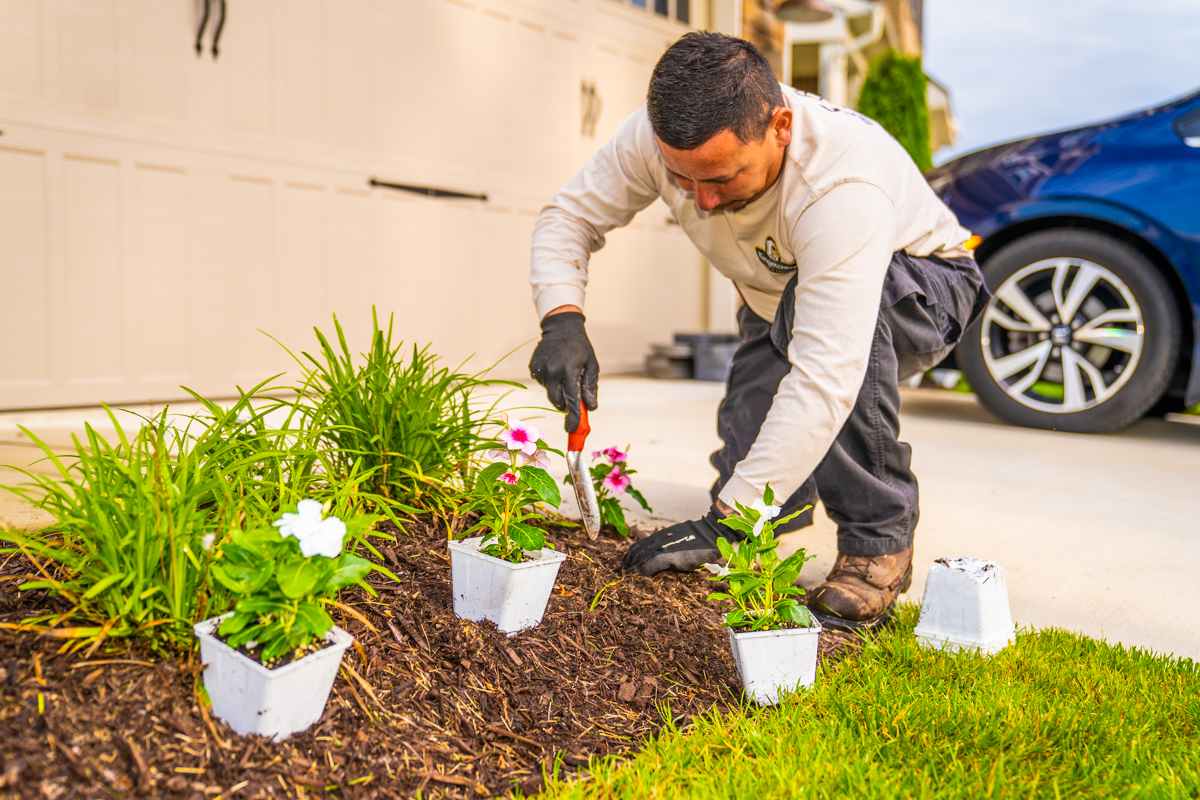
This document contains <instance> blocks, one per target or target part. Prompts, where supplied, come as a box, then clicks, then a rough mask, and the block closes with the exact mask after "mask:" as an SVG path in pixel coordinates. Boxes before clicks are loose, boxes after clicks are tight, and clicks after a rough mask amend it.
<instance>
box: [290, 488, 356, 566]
mask: <svg viewBox="0 0 1200 800" xmlns="http://www.w3.org/2000/svg"><path fill="white" fill-rule="evenodd" d="M321 513H322V508H321V503H320V502H319V501H317V500H301V501H300V502H299V503H297V504H296V513H295V514H289V513H287V512H285V513H284V515H283V517H282V518H281V519H279V520H277V521H276V522H275V527H276V528H279V535H280V536H282V537H284V538H285V539H286V538H287V537H289V536H295V537H296V539H297V540H298V541H299V542H300V552H301V553H303V554H304V557H305V558H308V557H309V556H313V555H322V556H325V557H327V558H337V557H338V556H339V555H340V554H341V552H342V540H343V539H344V538H345V537H346V523H344V522H342V521H341V520H340V519H338V518H337V517H326V518H325V519H321Z"/></svg>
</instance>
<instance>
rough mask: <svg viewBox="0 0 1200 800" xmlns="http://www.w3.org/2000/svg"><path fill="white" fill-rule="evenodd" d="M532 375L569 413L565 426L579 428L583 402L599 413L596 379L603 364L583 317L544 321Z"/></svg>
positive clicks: (569, 430)
mask: <svg viewBox="0 0 1200 800" xmlns="http://www.w3.org/2000/svg"><path fill="white" fill-rule="evenodd" d="M529 374H530V375H531V376H532V377H533V379H534V380H536V381H537V382H538V383H540V384H541V385H542V386H545V387H546V396H547V397H548V398H550V402H551V403H552V404H553V405H554V407H555V408H557V409H558V410H559V411H565V412H567V421H566V424H565V425H564V427H565V428H566V430H567V433H574V432H575V429H576V428H578V427H579V400H580V391H581V390H582V392H583V395H582V399H583V402H584V404H585V405H587V409H588V411H595V410H596V380H597V379H598V378H599V377H600V364H599V362H597V361H596V351H595V350H593V349H592V343H591V342H589V341H588V337H587V331H585V330H584V329H583V314H581V313H579V312H578V311H563V312H562V313H560V314H554V315H551V316H548V317H546V318H545V319H543V320H542V340H541V341H540V342H538V346H537V348H536V349H535V350H534V351H533V358H531V359H529Z"/></svg>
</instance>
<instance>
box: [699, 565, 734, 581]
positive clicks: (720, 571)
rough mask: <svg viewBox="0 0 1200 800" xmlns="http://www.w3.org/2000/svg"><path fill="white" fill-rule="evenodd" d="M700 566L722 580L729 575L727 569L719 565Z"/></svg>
mask: <svg viewBox="0 0 1200 800" xmlns="http://www.w3.org/2000/svg"><path fill="white" fill-rule="evenodd" d="M701 566H703V567H704V568H705V569H706V570H708V571H709V572H711V573H712V574H713V575H716V576H717V577H718V578H724V577H725V576H726V575H728V574H729V567H722V566H720V565H719V564H702V565H701Z"/></svg>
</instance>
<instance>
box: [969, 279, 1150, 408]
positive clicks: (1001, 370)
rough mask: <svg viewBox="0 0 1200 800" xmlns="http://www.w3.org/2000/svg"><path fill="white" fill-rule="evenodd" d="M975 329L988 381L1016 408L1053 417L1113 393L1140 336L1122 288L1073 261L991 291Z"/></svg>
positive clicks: (1138, 314) (1134, 361) (1136, 315)
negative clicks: (997, 387)
mask: <svg viewBox="0 0 1200 800" xmlns="http://www.w3.org/2000/svg"><path fill="white" fill-rule="evenodd" d="M981 324H982V335H981V344H982V347H983V359H984V363H985V365H986V366H987V369H988V372H989V373H990V375H991V377H992V380H994V381H995V382H996V385H997V386H999V387H1000V388H1001V389H1002V390H1003V391H1004V392H1005V394H1007V395H1008V396H1009V397H1010V398H1012V399H1013V400H1015V401H1017V402H1018V403H1020V404H1021V405H1023V406H1025V407H1027V408H1031V409H1034V410H1037V411H1044V412H1049V413H1052V414H1074V413H1078V412H1080V411H1085V410H1087V409H1089V408H1092V407H1094V406H1097V405H1099V404H1101V403H1103V402H1104V401H1106V400H1108V399H1109V398H1110V397H1112V396H1113V395H1114V394H1116V393H1117V392H1118V391H1120V389H1121V387H1122V386H1124V385H1125V384H1126V382H1128V381H1129V376H1131V375H1132V374H1133V373H1134V371H1135V370H1136V368H1137V365H1138V361H1139V359H1140V357H1141V354H1142V346H1143V342H1144V338H1145V326H1144V324H1143V320H1142V310H1141V306H1139V305H1138V302H1137V300H1136V299H1135V298H1134V296H1133V292H1131V291H1130V290H1129V287H1128V286H1126V285H1125V283H1124V282H1123V281H1122V280H1121V279H1120V278H1118V277H1117V276H1116V275H1115V274H1113V272H1112V271H1111V270H1109V269H1106V268H1105V267H1102V266H1100V265H1099V264H1095V263H1093V262H1091V261H1086V260H1084V259H1079V258H1048V259H1044V260H1042V261H1037V262H1035V263H1033V264H1030V265H1028V266H1026V267H1023V268H1022V269H1021V270H1019V271H1018V272H1016V273H1015V274H1014V275H1012V276H1011V277H1010V278H1008V279H1007V280H1006V281H1004V283H1002V284H1001V285H1000V287H999V288H998V289H997V290H996V292H995V293H994V295H993V296H992V299H991V300H990V301H989V302H988V307H987V310H986V311H985V312H984V317H983V320H982V323H981Z"/></svg>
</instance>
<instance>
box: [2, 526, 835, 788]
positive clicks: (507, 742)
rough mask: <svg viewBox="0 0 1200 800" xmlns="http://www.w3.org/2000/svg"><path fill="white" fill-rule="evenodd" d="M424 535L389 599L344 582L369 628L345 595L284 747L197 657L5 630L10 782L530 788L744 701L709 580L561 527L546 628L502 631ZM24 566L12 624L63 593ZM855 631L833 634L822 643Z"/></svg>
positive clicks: (384, 592) (436, 538) (6, 610)
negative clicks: (217, 705) (210, 700)
mask: <svg viewBox="0 0 1200 800" xmlns="http://www.w3.org/2000/svg"><path fill="white" fill-rule="evenodd" d="M411 530H412V533H413V536H411V537H405V536H403V535H401V536H399V537H398V541H397V542H396V543H395V544H394V545H391V546H389V547H387V548H386V549H385V553H386V555H387V559H388V561H389V564H388V566H389V568H390V569H391V570H392V571H393V572H394V573H395V574H396V575H397V576H398V577H399V578H400V581H399V582H398V583H394V582H392V581H390V580H388V579H385V578H384V577H382V576H380V575H375V574H373V575H372V576H371V578H370V579H369V580H370V582H371V583H372V585H373V586H374V587H375V589H376V590H377V591H378V593H379V596H378V597H377V598H371V597H370V596H368V595H367V594H366V592H364V591H362V590H361V589H356V590H355V591H354V592H352V593H350V594H351V595H352V599H353V604H352V605H353V607H354V608H355V609H357V610H358V611H359V612H360V613H361V614H362V615H363V618H364V619H365V621H366V623H369V625H368V624H365V623H364V622H363V621H362V620H359V619H355V618H354V617H353V616H347V615H342V614H341V612H339V611H336V610H335V613H334V617H335V619H338V624H339V625H341V626H342V627H344V628H346V629H347V630H349V631H350V632H351V633H353V634H354V636H355V637H356V645H355V647H354V648H352V649H351V650H348V651H347V653H346V657H345V658H344V659H343V662H342V664H343V666H342V670H341V672H340V674H339V676H338V679H337V682H336V684H335V685H334V688H333V694H332V695H331V696H330V699H329V704H328V706H327V707H326V710H325V714H324V716H323V717H322V719H321V721H320V722H318V723H317V724H316V725H315V726H313V727H312V728H310V729H309V730H308V731H305V732H304V733H300V734H297V735H295V736H293V737H292V738H291V739H289V740H287V741H285V742H282V743H279V744H276V743H274V742H272V741H270V740H267V739H264V738H261V737H257V736H249V737H242V736H238V735H237V734H235V733H233V732H232V731H231V730H230V729H229V728H227V727H226V726H225V725H224V724H222V723H221V722H220V721H219V720H216V719H214V718H212V716H211V712H210V711H209V710H208V709H207V708H205V707H204V706H203V705H202V704H201V703H200V702H199V701H198V699H197V697H198V696H197V675H198V673H199V671H200V666H199V665H198V664H196V663H195V656H194V655H193V656H191V657H190V660H189V659H184V660H181V661H180V662H178V663H177V662H173V661H169V660H168V661H163V660H160V659H157V658H154V657H153V656H151V655H149V653H148V652H147V651H146V650H145V649H143V648H141V647H140V646H139V645H137V644H132V645H125V644H123V645H122V648H123V649H122V650H120V651H116V652H104V651H100V652H97V653H95V654H93V655H92V656H90V657H87V658H84V657H83V656H82V655H69V656H68V655H57V654H56V653H57V650H58V649H59V647H60V645H61V642H60V641H55V640H51V639H47V638H43V637H38V636H36V635H34V634H30V633H17V632H15V631H12V630H7V629H0V796H2V797H6V798H8V797H13V798H17V797H19V798H48V799H49V800H66V799H67V798H75V797H97V798H98V797H112V796H114V795H118V794H127V793H130V792H132V793H135V794H139V795H151V796H156V797H179V798H183V797H190V798H203V797H205V796H215V795H222V796H223V797H233V796H236V797H305V796H307V795H308V794H316V795H324V794H328V795H332V796H337V797H344V798H358V797H364V798H365V797H380V796H382V797H411V796H414V795H416V794H417V793H418V792H420V793H421V796H422V797H464V798H465V797H473V796H489V795H503V794H508V793H512V792H524V793H526V794H530V793H534V792H536V791H537V790H538V789H539V788H540V786H541V785H542V782H543V780H544V775H545V773H546V772H548V771H556V772H557V773H558V774H560V775H561V774H564V773H565V774H567V775H581V776H582V775H586V771H587V765H588V760H589V759H590V758H592V757H594V756H600V755H605V754H614V753H615V754H622V753H628V752H631V751H634V750H636V749H638V748H639V746H640V745H641V744H642V743H644V742H646V741H647V740H649V739H651V738H652V737H654V736H655V735H656V733H657V732H658V731H659V730H661V728H662V726H663V724H664V721H663V711H662V709H667V708H669V710H670V711H669V713H670V715H671V716H672V717H673V718H674V719H675V721H676V723H677V724H679V725H686V724H687V723H688V720H689V718H690V717H692V716H694V715H697V714H702V713H704V712H706V711H708V710H710V709H712V708H714V707H715V708H718V709H719V708H724V707H727V706H728V705H731V704H736V703H738V702H740V696H741V689H740V686H739V684H738V679H737V673H736V670H735V667H734V664H733V660H732V657H731V655H730V653H729V643H728V638H727V634H726V633H725V631H724V630H723V629H722V628H721V626H720V620H719V616H718V613H717V610H716V609H715V607H714V606H713V604H710V603H706V602H705V599H704V598H705V596H706V594H707V593H708V591H709V590H710V588H711V587H712V584H711V583H709V582H708V581H706V580H705V579H704V576H703V575H701V574H688V575H678V574H665V575H661V576H657V577H655V578H643V577H624V578H622V577H621V575H620V574H619V573H618V572H617V565H618V564H619V563H620V557H621V555H622V554H623V553H624V551H625V549H626V547H627V546H628V541H627V540H622V539H619V538H618V537H616V536H615V535H612V536H610V535H608V534H605V535H602V536H601V538H600V539H599V540H598V541H596V542H591V541H588V539H587V537H586V536H585V535H584V534H583V532H582V531H581V530H579V529H570V528H557V527H556V528H552V530H551V534H550V539H551V541H553V542H554V543H555V545H556V546H557V547H558V549H560V550H564V551H565V552H567V553H568V555H569V556H570V558H568V559H567V561H566V562H565V563H564V564H563V566H562V568H561V570H560V572H559V575H558V583H557V586H556V587H555V590H554V594H553V595H552V596H551V598H550V602H549V605H548V607H547V610H546V616H545V618H544V620H543V622H542V624H541V625H539V626H538V627H537V628H534V629H532V630H529V631H523V632H521V633H519V634H517V635H515V636H512V637H507V636H505V635H503V634H501V633H500V632H499V631H497V630H496V628H495V627H494V626H493V625H492V624H491V623H474V622H468V621H464V620H460V619H458V618H457V617H455V616H454V613H453V611H452V609H451V598H450V565H449V557H448V553H447V550H446V546H445V538H446V537H445V529H444V528H440V529H436V528H434V527H433V526H431V525H419V524H418V525H414V526H413V527H412V529H411ZM26 572H28V567H27V565H25V564H23V563H22V562H21V561H20V559H11V560H9V561H8V563H6V564H4V565H3V566H0V622H8V623H12V622H16V621H18V620H20V619H22V618H24V617H27V616H29V615H31V614H32V613H34V612H35V611H43V613H44V609H47V608H54V607H55V601H54V600H53V599H52V598H47V597H46V596H45V594H44V593H43V592H24V593H18V592H16V591H15V585H16V582H15V581H14V580H12V579H10V580H8V581H4V580H2V577H3V576H5V575H8V576H15V575H19V574H23V573H26ZM614 581H615V583H614ZM597 596H599V597H598V599H597ZM342 600H343V601H344V602H345V601H346V600H347V598H346V596H345V595H343V597H342ZM592 605H595V609H594V610H592V608H591V606H592ZM339 617H340V619H339ZM855 644H856V640H855V639H854V638H853V637H851V636H848V635H846V634H840V633H837V632H826V633H823V634H822V640H821V657H822V659H829V658H837V657H838V656H839V655H840V654H842V653H845V652H847V651H849V650H851V649H853V648H854V646H855Z"/></svg>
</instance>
